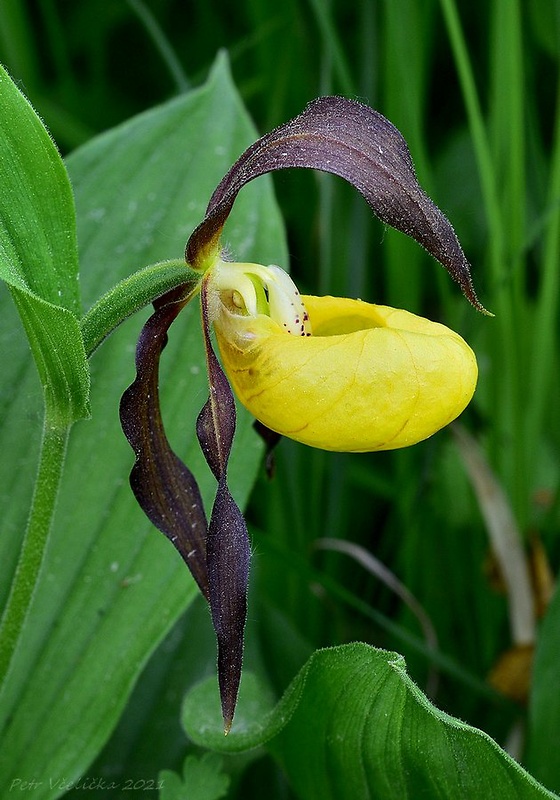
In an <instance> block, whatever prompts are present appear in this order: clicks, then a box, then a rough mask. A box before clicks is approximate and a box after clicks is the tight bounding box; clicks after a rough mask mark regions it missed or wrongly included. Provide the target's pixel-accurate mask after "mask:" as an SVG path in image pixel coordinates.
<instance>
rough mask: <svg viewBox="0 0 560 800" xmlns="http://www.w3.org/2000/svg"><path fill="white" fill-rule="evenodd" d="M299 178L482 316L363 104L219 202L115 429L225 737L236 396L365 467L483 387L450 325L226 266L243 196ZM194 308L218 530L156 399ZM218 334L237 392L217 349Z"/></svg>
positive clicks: (235, 565)
mask: <svg viewBox="0 0 560 800" xmlns="http://www.w3.org/2000/svg"><path fill="white" fill-rule="evenodd" d="M292 167H306V168H313V169H319V170H323V171H326V172H332V173H334V174H336V175H339V176H341V177H343V178H345V179H346V180H347V181H349V182H350V183H352V184H353V185H354V186H355V187H356V188H357V189H358V190H359V191H360V192H361V194H362V195H363V196H364V198H365V199H366V200H367V202H368V204H369V205H370V207H371V208H372V210H373V211H374V213H375V214H376V215H377V216H378V217H379V218H380V219H381V220H382V221H384V222H386V223H387V224H390V225H392V226H393V227H395V228H397V229H398V230H401V231H403V232H404V233H407V234H408V235H410V236H412V237H413V238H414V239H416V240H417V241H418V242H419V243H420V244H421V245H423V246H424V247H425V248H426V249H427V250H428V251H429V252H430V253H431V254H432V255H433V256H434V257H435V258H437V259H438V260H439V261H440V262H441V263H442V264H443V266H444V267H445V268H446V269H447V270H448V271H449V273H450V274H451V275H452V277H453V278H454V279H455V280H456V281H457V282H458V283H459V285H460V286H461V288H462V290H463V293H464V294H465V295H466V297H467V298H468V299H469V300H470V302H471V303H472V304H473V305H474V306H475V307H476V308H477V309H478V310H480V311H484V309H483V308H482V306H481V305H480V303H479V302H478V300H477V298H476V295H475V293H474V289H473V287H472V282H471V278H470V269H469V264H468V262H467V260H466V258H465V255H464V254H463V251H462V249H461V246H460V245H459V242H458V240H457V237H456V236H455V233H454V231H453V229H452V227H451V225H450V224H449V222H448V221H447V219H446V218H445V216H444V215H443V214H442V213H441V211H439V209H438V208H437V207H436V206H435V205H434V204H433V203H432V201H431V200H430V199H429V198H428V197H427V196H426V195H425V194H424V192H423V191H422V189H421V188H420V186H419V185H418V182H417V180H416V176H415V173H414V168H413V166H412V161H411V158H410V154H409V152H408V148H407V146H406V143H405V141H404V139H403V137H402V136H401V134H400V133H399V132H398V131H397V130H396V128H394V127H393V125H391V123H390V122H388V121H387V120H386V119H385V118H384V117H383V116H381V115H380V114H378V113H377V112H376V111H373V110H372V109H370V108H368V107H367V106H364V105H362V104H361V103H358V102H355V101H350V100H345V99H343V98H340V97H323V98H320V99H319V100H316V101H315V102H313V103H311V104H310V105H309V106H308V107H307V108H306V109H305V111H304V112H303V113H302V114H301V115H300V116H298V117H296V118H295V119H293V120H291V121H290V122H288V123H286V124H285V125H281V126H280V127H279V128H277V129H275V130H274V131H272V132H271V133H269V134H267V135H266V136H263V137H262V138H261V139H259V140H258V141H257V142H255V144H253V145H252V146H251V147H249V148H248V150H246V151H245V153H243V154H242V155H241V157H240V158H239V159H238V161H237V162H236V163H235V164H234V166H233V167H232V168H231V170H230V171H229V172H228V173H227V175H226V176H225V177H224V179H223V180H222V181H221V183H220V184H219V186H218V187H217V189H216V190H215V192H214V194H213V195H212V198H211V199H210V202H209V205H208V208H207V211H206V216H205V217H204V219H203V221H202V222H201V224H200V225H199V226H198V227H197V228H196V229H195V231H194V232H193V234H192V235H191V237H190V239H189V241H188V243H187V249H186V260H187V269H186V271H185V283H184V285H182V286H181V287H179V289H176V290H173V291H172V292H169V293H168V294H166V295H164V296H163V297H161V298H160V299H159V300H158V301H157V302H156V303H154V307H155V311H154V314H153V315H152V316H151V317H150V319H149V320H148V322H147V323H146V325H145V326H144V328H143V330H142V333H141V335H140V340H139V342H138V347H137V351H136V366H137V374H136V379H135V381H134V383H133V384H132V385H131V386H130V387H129V388H128V389H127V391H126V392H125V394H124V396H123V399H122V402H121V422H122V426H123V430H124V432H125V434H126V436H127V438H128V440H129V442H130V444H131V446H132V447H133V449H134V451H135V454H136V463H135V465H134V467H133V470H132V473H131V486H132V488H133V491H134V493H135V495H136V497H137V499H138V502H139V504H140V505H141V507H142V509H143V510H144V512H145V513H146V514H147V516H148V517H149V518H150V520H151V521H152V522H153V523H154V525H156V526H157V527H158V528H159V529H160V530H161V531H162V532H163V533H164V534H165V535H166V536H167V537H168V538H169V539H170V540H171V542H172V543H173V544H174V546H175V547H176V548H177V550H178V551H179V553H180V554H181V556H182V557H183V559H184V560H185V562H186V564H187V566H188V567H189V569H190V570H191V573H192V575H193V577H194V578H195V580H196V582H197V583H198V585H199V587H200V589H201V591H202V593H203V594H204V596H205V597H206V599H207V600H208V603H209V605H210V610H211V614H212V621H213V624H214V628H215V631H216V636H217V643H218V679H219V685H220V695H221V702H222V713H223V717H224V725H225V731H226V733H227V731H228V730H229V728H230V726H231V723H232V719H233V714H234V710H235V704H236V700H237V691H238V687H239V681H240V677H241V661H242V653H243V632H244V626H245V618H246V605H247V601H246V594H247V581H248V569H249V555H250V549H249V540H248V535H247V529H246V525H245V521H244V519H243V516H242V514H241V512H240V510H239V508H238V507H237V505H236V503H235V501H234V499H233V498H232V496H231V494H230V492H229V489H228V486H227V466H228V460H229V455H230V451H231V446H232V442H233V436H234V432H235V401H234V398H233V393H232V391H231V388H230V382H231V385H232V386H233V388H234V389H235V392H236V394H237V396H238V398H239V399H240V401H241V402H242V403H243V404H244V405H245V406H246V407H247V408H248V409H249V411H250V412H251V413H252V414H253V415H254V416H255V417H256V419H257V420H258V421H259V422H260V423H261V426H263V427H264V429H265V430H269V431H272V432H275V433H276V434H281V435H285V436H289V437H291V438H293V439H296V440H298V441H300V442H303V443H305V444H309V445H311V446H314V447H320V448H324V449H327V450H345V451H353V452H359V451H371V450H386V449H391V448H398V447H405V446H407V445H410V444H414V443H416V442H418V441H421V440H422V439H425V438H426V437H428V436H430V435H431V434H433V433H435V432H436V431H437V430H439V429H440V428H442V427H443V426H444V425H446V424H447V423H449V422H451V420H453V419H455V417H457V416H458V415H459V414H460V413H461V411H462V410H463V409H464V408H465V406H466V405H467V403H468V402H469V400H470V398H471V397H472V394H473V392H474V388H475V385H476V379H477V367H476V360H475V357H474V354H473V353H472V351H471V349H470V348H469V347H468V345H467V344H466V343H465V342H464V341H463V340H462V339H461V337H460V336H458V335H457V334H455V333H454V332H453V331H451V330H449V329H448V328H446V327H445V326H443V325H440V324H438V323H435V322H430V321H428V320H426V319H423V318H421V317H417V316H415V315H413V314H410V313H408V312H406V311H401V310H395V309H392V308H387V307H385V306H374V305H370V304H368V303H364V302H362V301H361V300H349V299H345V298H335V297H302V296H300V294H299V292H298V290H297V288H296V286H295V285H294V283H293V282H292V280H291V278H290V277H289V276H288V275H287V273H285V272H284V271H283V270H282V269H280V267H277V266H268V267H265V266H261V265H259V264H238V263H232V262H229V261H227V260H225V258H224V256H223V254H222V252H221V247H220V235H221V232H222V229H223V226H224V224H225V222H226V220H227V217H228V215H229V213H230V211H231V208H232V206H233V203H234V201H235V198H236V197H237V194H238V192H239V190H240V189H241V188H242V187H243V186H244V185H245V184H246V183H248V182H249V181H251V180H253V179H254V178H256V177H258V176H259V175H262V174H264V173H266V172H271V171H274V170H279V169H287V168H292ZM198 293H200V299H201V312H202V329H203V336H204V341H205V346H206V359H207V368H208V376H209V385H210V395H209V398H208V401H207V403H206V404H205V406H204V408H203V409H202V411H201V412H200V415H199V417H198V420H197V425H196V431H197V436H198V439H199V442H200V445H201V447H202V450H203V452H204V455H205V457H206V460H207V462H208V464H209V466H210V468H211V470H212V472H213V474H214V476H215V478H216V480H217V491H216V498H215V501H214V505H213V508H212V512H211V515H210V519H209V520H208V519H207V517H206V514H205V511H204V508H203V504H202V500H201V497H200V492H199V489H198V486H197V483H196V481H195V479H194V477H193V475H192V474H191V472H190V471H189V470H188V469H187V467H186V466H185V465H184V464H183V463H182V462H181V461H180V459H179V458H178V457H177V456H176V455H175V453H174V452H173V450H172V449H171V447H170V445H169V442H168V441H167V438H166V435H165V431H164V427H163V422H162V419H161V413H160V407H159V395H158V371H159V360H160V355H161V352H162V350H163V348H164V346H165V342H166V335H167V330H168V328H169V326H170V325H171V323H172V322H173V320H174V319H175V317H176V316H177V314H178V313H179V312H180V310H181V309H182V308H183V307H184V306H185V304H186V303H187V302H188V301H189V300H190V299H191V298H192V297H193V296H194V295H195V294H198ZM212 327H213V328H214V330H215V333H216V338H217V342H218V346H219V351H220V355H221V359H222V362H223V366H224V369H225V373H227V376H228V377H229V381H228V378H226V374H225V373H224V370H223V369H222V366H221V364H220V361H219V360H218V358H217V356H216V354H215V352H214V350H213V347H212V343H211V328H212Z"/></svg>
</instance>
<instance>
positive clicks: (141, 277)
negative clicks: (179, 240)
mask: <svg viewBox="0 0 560 800" xmlns="http://www.w3.org/2000/svg"><path fill="white" fill-rule="evenodd" d="M200 277H201V275H200V273H197V272H194V271H193V270H191V269H190V268H189V267H188V266H187V264H185V262H184V261H162V262H160V263H159V264H153V265H152V266H150V267H146V268H145V269H141V270H139V271H138V272H135V273H133V274H132V275H130V276H129V277H127V278H125V279H124V280H122V281H120V282H119V283H117V285H116V286H114V287H113V288H112V289H110V290H109V291H108V292H107V293H106V294H104V295H103V296H102V297H101V298H100V299H99V300H98V301H97V302H96V303H95V304H94V305H93V306H92V307H91V308H90V309H89V311H88V312H87V313H86V314H84V316H83V317H82V319H81V321H80V327H81V329H82V336H83V337H84V347H85V350H86V353H87V355H88V357H89V356H91V354H92V353H93V352H94V350H96V349H97V347H99V345H100V344H101V342H102V341H103V340H104V339H105V338H106V337H107V336H109V334H110V333H112V332H113V331H114V330H115V328H116V327H118V326H119V325H120V324H121V322H123V321H124V320H125V319H126V318H127V317H130V316H131V315H132V314H134V313H135V312H136V311H139V310H140V309H141V308H143V307H144V306H147V305H149V304H150V303H152V302H153V301H154V300H156V299H157V298H158V297H161V296H162V295H164V294H165V293H166V292H169V291H170V290H171V289H175V288H176V287H178V286H180V285H181V284H189V285H192V286H193V287H194V286H196V285H197V284H198V282H199V281H200Z"/></svg>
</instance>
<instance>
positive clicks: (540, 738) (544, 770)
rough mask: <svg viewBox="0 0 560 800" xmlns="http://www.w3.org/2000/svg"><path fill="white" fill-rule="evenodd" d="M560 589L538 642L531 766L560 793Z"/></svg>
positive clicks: (530, 735) (531, 717) (531, 710)
mask: <svg viewBox="0 0 560 800" xmlns="http://www.w3.org/2000/svg"><path fill="white" fill-rule="evenodd" d="M559 652H560V589H559V588H557V589H556V592H555V595H554V597H553V598H552V601H551V603H550V605H549V607H548V609H547V612H546V616H545V618H544V620H543V622H542V626H541V628H540V631H539V636H538V640H537V649H536V652H535V663H534V666H533V675H532V681H531V700H530V705H529V731H528V748H527V764H528V765H529V769H530V770H531V771H532V772H533V774H534V775H535V776H536V777H537V778H538V779H539V780H540V781H542V782H543V783H544V784H545V785H546V786H548V787H550V789H553V790H554V791H555V792H560V760H559V759H558V758H556V757H554V756H553V755H552V753H551V742H557V741H558V739H559V737H560V692H559V691H558V684H559V680H560V661H559V659H558V653H559Z"/></svg>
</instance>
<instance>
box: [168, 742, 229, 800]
mask: <svg viewBox="0 0 560 800" xmlns="http://www.w3.org/2000/svg"><path fill="white" fill-rule="evenodd" d="M158 782H159V783H160V785H161V789H160V793H159V797H160V800H219V798H220V797H225V796H226V794H227V790H228V787H229V777H228V776H227V775H224V773H223V772H222V759H221V758H220V757H219V756H217V755H216V754H215V753H205V754H204V755H203V756H202V757H201V758H197V757H196V756H187V758H186V759H185V764H184V767H183V775H182V778H181V776H179V775H177V774H176V773H175V772H171V771H170V770H163V771H162V772H160V774H159V781H158Z"/></svg>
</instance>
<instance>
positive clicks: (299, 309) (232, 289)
mask: <svg viewBox="0 0 560 800" xmlns="http://www.w3.org/2000/svg"><path fill="white" fill-rule="evenodd" d="M214 280H215V285H216V286H217V288H218V289H219V290H221V291H225V292H228V293H229V298H230V304H231V306H233V308H234V309H239V310H240V312H241V313H246V314H249V315H251V316H256V315H257V314H266V315H267V316H269V317H270V318H271V319H273V320H274V321H275V322H276V323H278V325H280V326H281V327H282V328H283V329H284V330H285V331H286V333H290V334H292V336H311V324H310V322H309V315H308V313H307V311H306V309H305V305H304V303H303V300H302V299H301V295H300V293H299V290H298V288H297V286H296V285H295V283H294V282H293V280H292V279H291V278H290V276H289V275H288V273H287V272H285V271H284V270H283V269H282V268H281V267H278V266H276V265H275V264H270V265H269V266H268V267H264V266H262V265H261V264H240V263H233V262H227V261H222V262H221V263H220V266H219V268H218V269H217V270H215V273H214Z"/></svg>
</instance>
